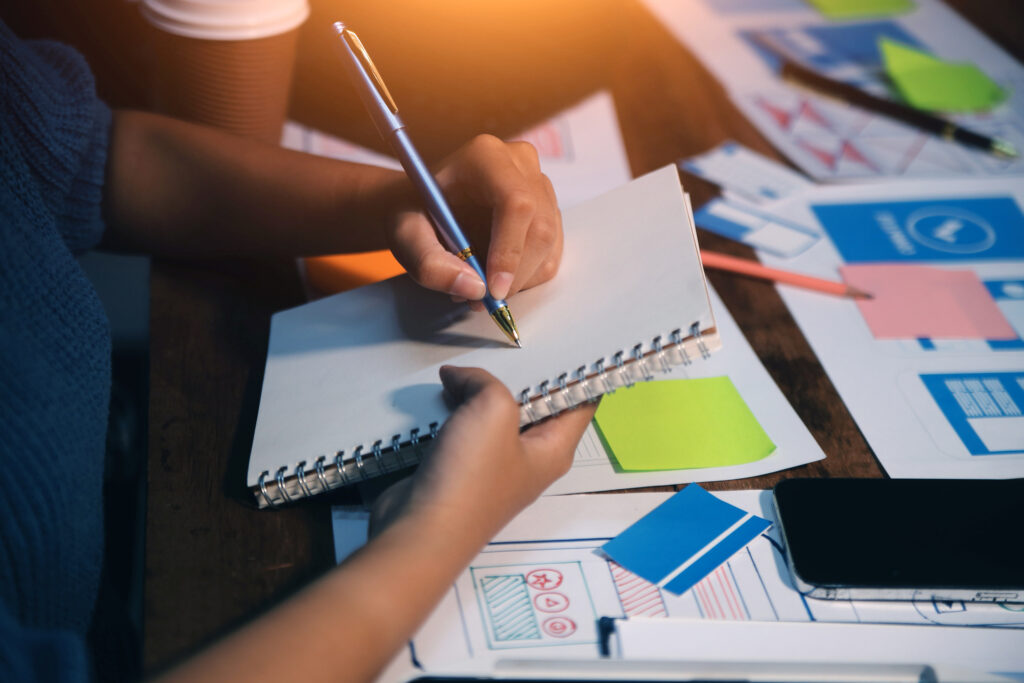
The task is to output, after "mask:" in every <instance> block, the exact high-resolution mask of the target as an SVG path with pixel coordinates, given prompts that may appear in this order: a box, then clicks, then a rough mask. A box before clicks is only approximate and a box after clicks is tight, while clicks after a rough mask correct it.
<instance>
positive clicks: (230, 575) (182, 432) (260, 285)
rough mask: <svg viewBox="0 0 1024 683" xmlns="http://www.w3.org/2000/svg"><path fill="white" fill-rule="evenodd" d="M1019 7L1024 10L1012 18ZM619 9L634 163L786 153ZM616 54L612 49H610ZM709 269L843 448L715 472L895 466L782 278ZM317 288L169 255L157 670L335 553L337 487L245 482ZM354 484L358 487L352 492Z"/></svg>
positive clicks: (152, 558) (623, 104) (619, 87)
mask: <svg viewBox="0 0 1024 683" xmlns="http://www.w3.org/2000/svg"><path fill="white" fill-rule="evenodd" d="M965 4H966V3H965ZM972 4H973V5H975V6H974V7H971V8H970V9H971V11H972V13H980V14H981V15H982V17H983V18H985V17H986V16H987V17H988V20H989V21H990V22H991V23H989V24H988V25H992V26H1000V25H1003V24H1005V23H1006V22H1005V17H1007V16H1012V15H1013V14H1014V13H1016V14H1017V15H1019V14H1020V10H1016V9H1015V10H1014V11H1013V12H1011V11H1010V10H1009V7H1010V4H1011V3H1008V2H1002V3H991V2H989V3H980V2H979V3H972ZM986 11H987V12H988V14H987V15H986V14H985V12H986ZM1015 23H1016V25H1020V22H1019V21H1018V22H1010V25H1011V26H1012V25H1014V24H1015ZM617 24H618V28H617V31H618V35H619V40H618V43H617V45H616V46H615V50H616V52H615V55H614V58H613V59H611V60H610V65H609V66H608V67H607V68H606V69H605V71H604V76H605V78H604V85H605V87H607V88H608V89H610V90H611V92H612V93H613V95H614V98H615V103H616V108H617V110H618V115H619V121H620V123H621V126H622V132H623V135H624V137H625V141H626V146H627V149H628V153H629V160H630V164H631V166H632V171H633V174H634V175H640V174H642V173H645V172H647V171H650V170H653V169H655V168H658V167H660V166H663V165H665V164H668V163H671V162H673V161H675V160H677V159H679V158H680V157H684V156H687V155H691V154H694V153H696V152H699V151H702V150H704V149H707V148H708V147H711V146H712V145H714V144H716V143H718V142H721V141H722V140H724V139H726V138H731V139H734V140H737V141H739V142H741V143H743V144H745V145H748V146H750V147H752V148H754V149H756V150H758V151H761V152H763V153H766V154H768V155H771V156H777V155H775V154H774V152H773V151H772V149H771V148H770V147H769V146H768V144H767V143H766V142H765V141H764V140H762V139H761V137H760V136H759V135H758V134H757V133H756V132H755V130H754V129H753V127H752V126H751V125H750V124H749V123H747V122H746V120H745V119H744V118H743V117H742V116H741V115H740V114H739V113H738V112H737V111H736V109H735V108H734V107H733V106H732V105H731V104H730V103H729V102H728V100H727V98H726V97H725V95H724V93H723V91H722V90H721V88H720V87H719V86H718V85H717V84H716V83H715V82H714V81H713V80H712V78H711V77H710V76H709V75H708V74H707V72H706V71H705V70H704V69H703V68H702V67H701V66H700V65H699V64H698V63H697V62H696V61H695V59H694V58H693V57H692V56H690V55H689V54H688V53H687V52H686V51H685V50H684V49H683V48H682V47H680V46H679V45H678V44H677V43H676V42H675V40H674V39H673V38H672V37H671V36H670V35H669V34H668V33H667V32H666V31H665V30H664V29H662V28H661V26H660V25H658V24H657V23H656V22H655V21H654V19H653V18H652V17H650V15H648V14H647V13H646V11H644V10H642V9H640V8H638V7H634V6H632V5H630V6H628V7H627V8H626V9H624V11H623V12H622V13H621V15H620V16H619V17H617ZM996 35H1004V36H1005V35H1006V34H1005V33H1003V34H999V33H997V34H996ZM1018 49H1019V48H1018ZM602 64H608V60H607V55H605V56H604V60H603V61H602ZM528 122H529V121H524V123H528ZM483 129H484V127H483V126H481V127H480V129H478V130H483ZM471 132H474V131H466V134H467V135H468V134H469V133H471ZM689 189H691V190H692V191H693V193H694V200H695V202H696V203H697V204H698V205H699V204H700V203H702V202H703V201H705V200H706V199H707V197H708V193H707V189H706V188H702V187H691V188H689ZM701 242H702V244H703V245H705V246H707V247H710V248H713V249H718V250H721V251H725V252H729V253H733V254H739V255H743V256H751V255H752V253H751V252H750V250H748V249H746V248H744V247H741V246H739V245H738V244H736V243H733V242H730V241H728V240H725V239H722V238H720V237H718V236H716V235H712V234H708V233H702V234H701ZM709 277H710V279H711V281H712V282H713V284H714V286H715V288H716V289H717V290H718V292H719V293H720V294H721V296H722V298H723V299H724V301H725V302H726V304H727V305H728V307H729V310H730V312H731V313H732V315H733V316H734V317H735V318H736V320H737V321H738V322H739V324H740V326H741V327H742V329H743V330H744V332H745V334H746V335H747V338H748V340H749V341H750V343H751V345H752V346H753V347H754V349H755V351H756V352H757V354H758V356H759V357H760V359H761V361H762V362H763V363H764V365H765V366H766V367H767V368H768V371H769V372H770V373H771V375H772V377H773V378H774V380H775V381H776V382H777V383H778V384H779V386H780V387H781V388H782V391H783V393H784V394H785V395H786V397H787V398H788V399H789V401H790V403H791V404H792V405H793V407H794V408H795V409H796V411H797V413H798V414H799V415H800V417H801V418H802V419H803V421H804V423H805V424H806V425H807V427H808V428H809V429H810V431H811V432H812V434H813V435H814V437H815V438H816V439H817V441H818V443H819V444H820V445H821V447H822V449H823V450H824V451H825V453H826V454H827V456H828V457H827V459H826V460H824V461H821V462H817V463H812V464H810V465H806V466H803V467H800V468H796V469H792V470H788V471H786V472H782V473H777V474H772V475H767V476H762V477H756V478H751V479H744V480H739V481H730V482H722V483H713V484H709V485H708V488H711V489H729V488H770V487H771V486H773V485H774V484H775V483H776V482H778V481H779V480H780V479H782V478H786V477H793V476H817V477H837V476H855V477H878V476H882V472H881V470H880V468H879V466H878V463H877V462H876V460H875V458H874V456H873V455H872V453H871V451H870V449H869V448H868V446H867V444H866V442H865V441H864V438H863V437H862V436H861V434H860V432H859V431H858V429H857V426H856V425H855V424H854V422H853V420H852V419H851V417H850V415H849V413H848V412H847V410H846V408H845V406H844V405H843V403H842V402H841V401H840V399H839V396H838V394H837V393H836V391H835V389H834V388H833V387H832V385H831V383H830V382H829V380H828V378H827V377H826V375H825V373H824V371H823V369H822V367H821V365H820V364H819V363H818V361H817V359H816V358H815V356H814V354H813V352H812V351H811V349H810V347H809V346H808V344H807V342H806V341H805V340H804V338H803V336H802V335H801V333H800V331H799V330H798V328H797V327H796V325H795V323H794V322H793V319H792V318H791V317H790V315H789V313H788V311H787V309H786V307H785V305H784V304H783V303H782V301H781V299H780V298H779V296H778V295H777V293H776V292H775V290H774V288H773V286H772V285H770V284H766V283H762V282H757V281H753V280H746V279H742V278H738V277H733V276H730V275H726V274H722V273H719V272H711V273H710V274H709ZM302 301H303V298H302V293H301V290H300V287H299V282H298V279H297V276H296V274H295V271H294V268H292V266H291V264H290V263H275V264H253V263H247V264H243V263H232V264H215V265H213V266H209V265H208V266H189V265H181V264H168V263H154V266H153V274H152V307H151V310H152V313H151V315H152V318H151V337H152V350H151V392H152V394H151V403H150V437H149V438H150V450H149V491H148V505H147V513H148V518H147V540H146V591H145V625H144V627H145V652H144V658H145V666H146V668H147V670H150V671H152V670H154V669H156V668H158V667H160V666H163V665H165V664H167V663H169V662H171V661H173V660H175V659H177V658H179V657H182V656H183V655H186V654H188V653H189V652H191V651H193V650H194V649H196V648H197V647H200V646H201V645H203V644H205V643H207V642H209V640H210V639H211V638H215V637H216V636H218V635H220V634H223V633H224V632H225V631H227V630H229V629H230V628H232V627H233V626H235V625H237V624H239V623H241V622H242V621H245V620H247V619H250V618H252V617H253V616H255V615H256V614H258V613H259V612H260V611H261V610H263V609H265V608H266V607H267V606H269V605H270V604H272V603H274V602H275V601H277V600H280V599H281V598H282V597H286V596H287V595H288V594H289V593H290V592H292V591H293V590H294V589H295V588H296V587H298V586H300V585H302V584H303V583H305V582H306V581H308V580H309V579H310V578H312V577H314V576H316V575H317V574H319V573H321V572H323V571H324V570H326V569H327V568H328V567H330V566H331V565H332V562H333V543H332V537H331V530H330V514H329V502H328V501H326V500H322V499H320V500H313V501H310V502H307V503H305V504H303V505H299V506H295V507H292V508H289V509H286V510H281V511H276V512H265V511H262V512H261V511H256V510H254V509H252V508H251V507H250V506H249V505H248V504H249V502H250V501H249V494H248V493H247V492H245V491H244V490H243V483H244V480H245V464H246V460H247V457H248V452H249V445H250V440H251V435H252V428H253V423H254V420H255V415H256V406H257V401H258V396H259V388H260V383H261V378H262V372H263V364H264V354H265V351H266V343H267V333H268V328H269V316H270V314H271V313H272V312H274V311H276V310H279V309H282V308H285V307H287V306H291V305H296V304H299V303H301V302H302ZM346 495H348V496H349V500H353V498H352V494H346ZM335 500H337V499H335ZM279 654H280V656H288V654H287V653H279ZM263 656H274V653H265V654H264V655H263Z"/></svg>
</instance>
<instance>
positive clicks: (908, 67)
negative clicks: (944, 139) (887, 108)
mask: <svg viewBox="0 0 1024 683" xmlns="http://www.w3.org/2000/svg"><path fill="white" fill-rule="evenodd" d="M878 49H879V51H880V52H881V53H882V61H883V63H884V64H885V71H886V73H887V74H888V75H889V78H890V79H891V80H892V82H893V84H894V85H895V86H896V89H897V90H898V91H899V93H900V95H901V96H902V97H903V99H904V100H906V102H907V104H909V105H910V106H912V107H915V108H917V109H924V110H925V111H948V112H971V111H985V110H988V109H991V108H992V107H994V106H996V105H997V104H999V103H1001V102H1002V101H1003V100H1005V99H1006V95H1007V93H1006V90H1004V89H1003V88H1001V87H1000V86H999V84H998V83H996V82H995V81H993V80H992V79H991V78H989V77H988V76H986V75H985V72H983V71H982V70H981V69H979V68H978V67H977V66H975V65H974V64H970V63H966V62H945V61H943V60H941V59H939V58H938V57H935V56H933V55H930V54H928V53H927V52H922V51H920V50H918V49H916V48H913V47H910V46H909V45H904V44H903V43H898V42H896V41H895V40H891V39H889V38H881V39H879V41H878Z"/></svg>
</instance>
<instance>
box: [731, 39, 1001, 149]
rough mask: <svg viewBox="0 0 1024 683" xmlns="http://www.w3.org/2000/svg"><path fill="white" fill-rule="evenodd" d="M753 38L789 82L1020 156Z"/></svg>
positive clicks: (970, 143)
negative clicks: (777, 64) (847, 81)
mask: <svg viewBox="0 0 1024 683" xmlns="http://www.w3.org/2000/svg"><path fill="white" fill-rule="evenodd" d="M751 37H752V38H753V40H754V42H756V43H757V44H758V45H760V46H761V47H763V48H764V49H766V50H768V51H769V52H771V53H772V54H773V55H775V56H776V57H777V58H778V59H779V61H780V62H781V66H780V68H779V76H781V77H782V79H783V80H785V81H789V82H791V83H794V84H796V85H801V86H804V87H806V88H809V89H810V90H813V91H814V92H816V93H818V94H820V95H824V96H826V97H834V98H836V99H839V100H842V101H843V102H846V103H848V104H852V105H854V106H857V107H861V108H863V109H867V110H868V111H873V112H876V113H878V114H881V115H883V116H888V117H889V118H892V119H895V120H897V121H901V122H903V123H905V124H907V125H909V126H913V127H914V128H917V129H919V130H923V131H925V132H928V133H932V134H934V135H937V136H939V137H941V138H943V139H945V140H953V141H955V142H959V143H961V144H964V145H968V146H969V147H976V148H978V149H983V150H985V151H987V152H991V153H992V154H995V155H997V156H1001V157H1004V158H1007V159H1014V158H1016V157H1017V156H1018V152H1017V149H1016V148H1015V147H1014V146H1013V145H1012V144H1011V143H1010V142H1008V141H1007V140H1001V139H1000V138H993V137H988V136H986V135H982V134H981V133H975V132H974V131H972V130H968V129H967V128H964V127H963V126H960V125H958V124H956V123H954V122H952V121H949V120H947V119H944V118H942V117H940V116H935V115H934V114H929V113H926V112H923V111H920V110H918V109H914V108H913V107H910V106H908V105H905V104H902V103H900V102H894V101H893V100H887V99H884V98H882V97H875V96H874V95H872V94H870V93H867V92H865V91H863V90H861V89H860V88H858V87H855V86H852V85H850V84H849V83H843V82H842V81H836V80H833V79H831V78H828V77H827V76H823V75H821V74H820V73H818V72H817V71H814V70H812V69H809V68H807V67H806V66H804V65H803V64H800V63H799V62H798V61H796V60H795V59H793V58H792V57H790V55H789V54H787V50H786V49H785V48H783V47H782V46H781V45H779V44H778V43H777V42H776V41H775V40H774V39H773V38H772V36H770V35H768V34H764V33H757V32H755V33H753V34H751Z"/></svg>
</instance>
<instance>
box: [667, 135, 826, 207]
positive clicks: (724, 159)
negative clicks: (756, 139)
mask: <svg viewBox="0 0 1024 683" xmlns="http://www.w3.org/2000/svg"><path fill="white" fill-rule="evenodd" d="M679 165H680V167H682V169H683V170H684V171H688V172H690V173H692V174H694V175H695V176H698V177H700V178H704V179H705V180H708V181H710V182H712V183H715V184H716V185H718V186H719V187H721V188H723V189H724V190H728V191H729V192H731V193H733V194H735V195H737V196H738V197H741V198H742V199H745V200H747V201H748V202H754V203H756V204H762V203H765V202H771V201H774V200H776V199H783V198H784V197H789V196H792V195H794V194H798V193H800V192H802V191H803V190H806V189H807V188H808V187H810V186H811V182H810V181H809V180H807V178H805V177H804V176H802V175H800V174H799V173H797V172H796V171H793V170H790V169H789V168H786V167H785V166H783V165H782V164H780V163H778V162H777V161H773V160H771V159H769V158H768V157H766V156H764V155H761V154H758V153H757V152H755V151H753V150H752V149H748V148H746V147H744V146H743V145H740V144H738V143H735V142H731V141H729V142H723V143H722V144H720V145H718V146H717V147H715V148H713V149H710V150H708V151H707V152H704V153H703V154H698V155H696V156H692V157H690V158H688V159H684V160H683V161H681V162H679Z"/></svg>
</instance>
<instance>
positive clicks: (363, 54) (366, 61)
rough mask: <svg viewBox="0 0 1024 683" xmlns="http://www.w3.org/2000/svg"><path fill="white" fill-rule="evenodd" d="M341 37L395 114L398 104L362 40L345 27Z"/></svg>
mask: <svg viewBox="0 0 1024 683" xmlns="http://www.w3.org/2000/svg"><path fill="white" fill-rule="evenodd" d="M341 37H342V39H343V40H344V41H345V42H346V43H348V46H349V47H350V48H351V49H352V54H354V55H355V56H356V59H358V60H359V63H360V64H362V65H363V69H364V70H365V71H366V73H367V75H368V76H369V77H370V80H371V81H372V82H373V86H374V87H375V88H377V92H378V93H379V94H380V96H381V99H383V100H384V104H386V105H387V106H388V109H390V110H391V113H392V114H397V113H398V105H397V104H395V100H394V98H393V97H391V93H390V92H389V91H388V87H387V86H386V85H384V79H383V78H381V76H380V72H379V71H377V67H376V66H375V65H374V63H373V60H372V59H370V55H369V53H368V52H367V51H366V48H365V47H363V42H362V41H361V40H359V36H357V35H356V34H355V32H354V31H353V30H352V29H349V28H346V29H344V30H343V31H342V32H341Z"/></svg>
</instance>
